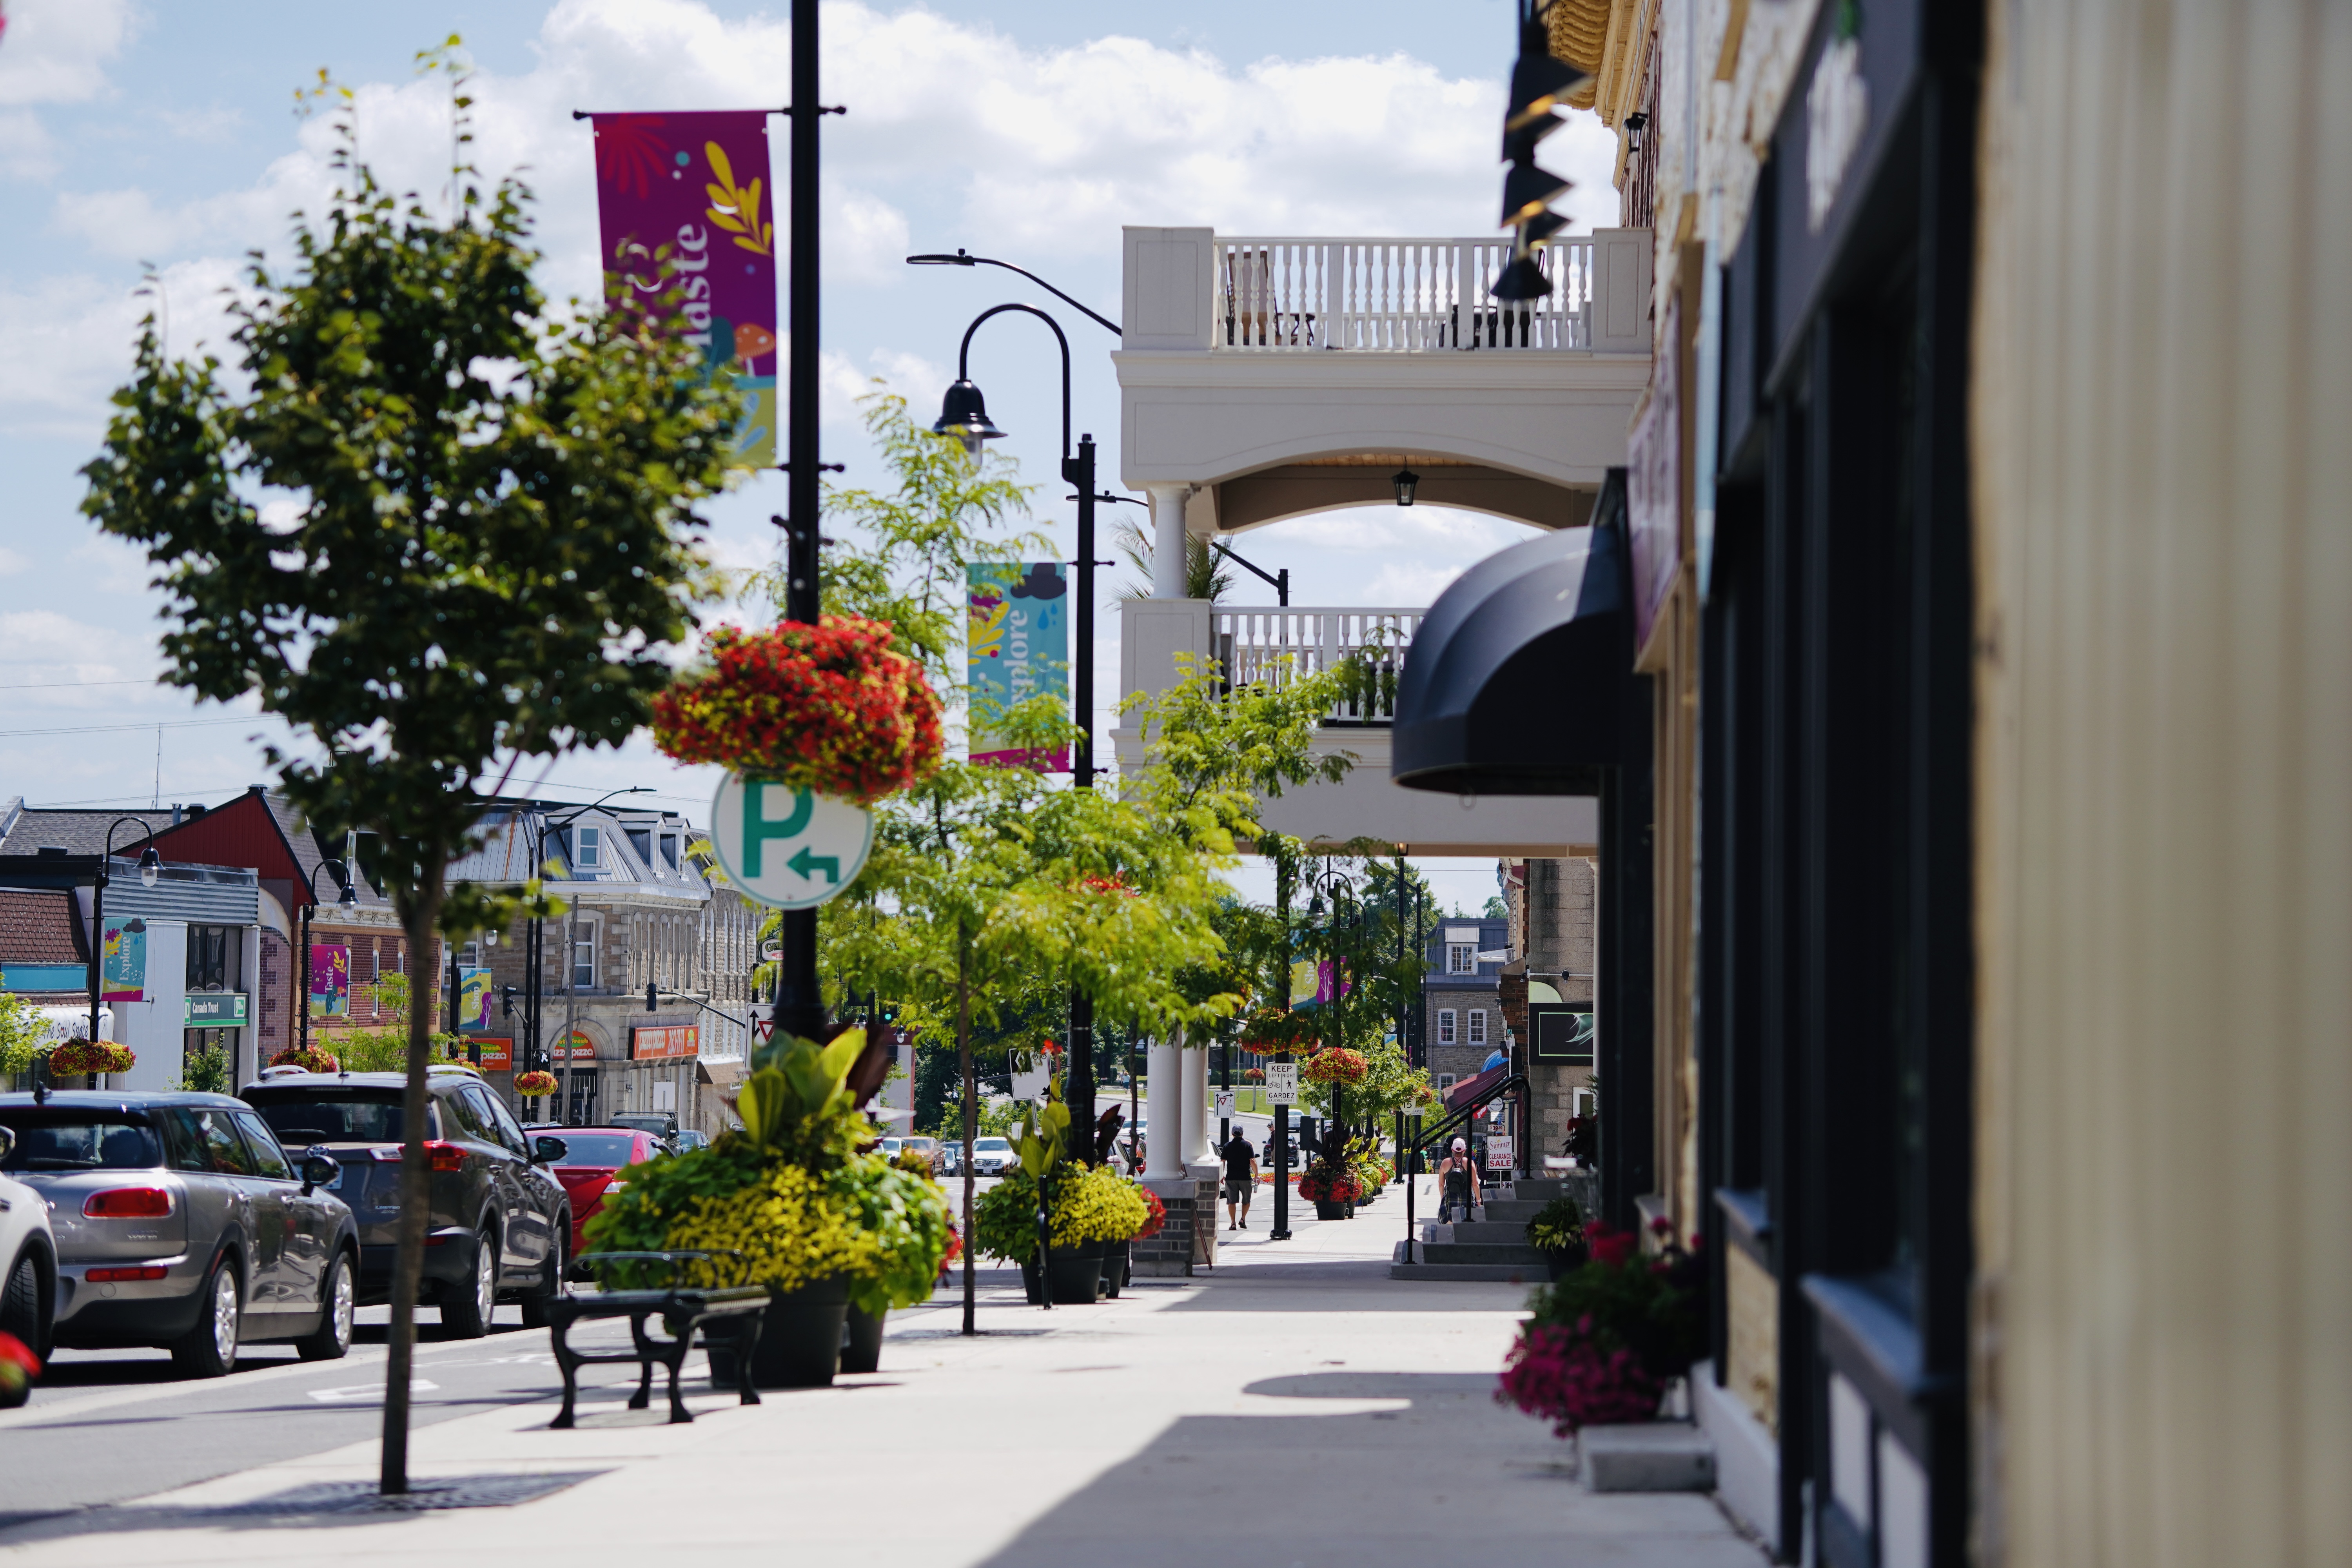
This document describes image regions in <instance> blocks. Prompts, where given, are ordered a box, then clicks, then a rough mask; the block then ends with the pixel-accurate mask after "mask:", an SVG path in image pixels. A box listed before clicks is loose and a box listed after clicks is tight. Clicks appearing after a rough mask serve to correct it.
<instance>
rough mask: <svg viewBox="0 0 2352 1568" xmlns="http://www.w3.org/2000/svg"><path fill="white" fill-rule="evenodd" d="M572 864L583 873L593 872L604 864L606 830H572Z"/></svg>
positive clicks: (582, 827) (581, 827)
mask: <svg viewBox="0 0 2352 1568" xmlns="http://www.w3.org/2000/svg"><path fill="white" fill-rule="evenodd" d="M572 865H573V866H575V867H577V868H579V869H581V870H583V871H593V870H596V869H598V868H601V867H602V866H603V865H604V829H603V828H601V827H590V826H580V827H575V828H573V829H572Z"/></svg>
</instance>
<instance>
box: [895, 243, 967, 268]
mask: <svg viewBox="0 0 2352 1568" xmlns="http://www.w3.org/2000/svg"><path fill="white" fill-rule="evenodd" d="M979 263H980V258H978V257H977V256H974V255H972V254H971V252H970V251H968V250H966V249H964V248H963V247H961V246H958V247H956V253H955V254H954V255H953V256H940V255H936V254H934V255H929V256H909V257H908V258H907V265H908V266H909V267H976V266H978V265H979Z"/></svg>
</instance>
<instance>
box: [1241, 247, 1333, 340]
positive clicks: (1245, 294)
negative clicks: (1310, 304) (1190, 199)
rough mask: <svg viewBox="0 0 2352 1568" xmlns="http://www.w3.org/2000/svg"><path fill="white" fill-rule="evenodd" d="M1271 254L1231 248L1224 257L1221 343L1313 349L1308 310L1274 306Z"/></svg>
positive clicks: (1312, 320) (1311, 326) (1310, 320)
mask: <svg viewBox="0 0 2352 1568" xmlns="http://www.w3.org/2000/svg"><path fill="white" fill-rule="evenodd" d="M1275 295H1276V290H1275V279H1274V255H1273V253H1272V252H1271V251H1266V250H1241V251H1231V252H1228V253H1227V254H1226V257H1225V343H1226V346H1228V347H1232V348H1253V349H1262V348H1301V347H1305V348H1310V349H1311V348H1313V347H1314V346H1315V317H1314V314H1313V312H1311V311H1303V310H1281V309H1279V308H1278V303H1279V302H1278V301H1277V300H1276V297H1275Z"/></svg>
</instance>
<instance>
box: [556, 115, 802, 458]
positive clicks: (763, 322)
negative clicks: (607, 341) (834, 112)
mask: <svg viewBox="0 0 2352 1568" xmlns="http://www.w3.org/2000/svg"><path fill="white" fill-rule="evenodd" d="M589 119H590V121H591V122H592V123H593V126H594V128H595V132H596V209H597V216H598V219H599V226H600V228H601V231H602V235H603V238H604V285H605V288H606V289H607V291H608V293H610V294H618V293H620V292H621V291H622V290H626V292H627V294H628V296H629V297H631V298H633V299H635V300H638V301H640V302H642V303H643V304H644V305H645V306H646V308H647V309H648V310H654V311H656V312H663V311H665V310H671V311H675V313H676V319H677V324H678V326H679V327H680V328H681V329H682V330H683V331H684V332H685V335H686V341H687V342H689V343H692V344H693V345H695V347H697V348H698V349H700V350H701V351H702V363H703V374H704V376H705V377H706V378H708V377H709V376H712V375H715V374H718V373H719V371H721V370H724V371H726V372H728V373H729V374H730V375H731V376H732V377H733V378H734V384H735V386H736V388H737V389H738V390H740V392H742V393H743V394H744V396H745V399H746V402H747V404H748V406H747V408H746V409H745V411H744V416H743V425H742V427H741V429H740V431H739V432H738V435H737V438H736V448H735V460H736V461H737V462H738V463H740V464H741V465H742V466H743V467H745V468H772V467H774V466H775V461H776V417H777V413H776V343H777V337H776V243H775V241H776V226H775V210H774V203H773V202H772V199H771V198H770V196H769V194H768V193H769V188H770V176H769V169H768V117H767V115H766V113H765V112H764V111H761V110H730V111H727V112H723V113H711V114H595V115H591V116H590V117H589ZM673 291H675V292H676V293H677V295H679V296H680V298H679V299H678V300H677V302H676V303H675V304H673V305H670V306H667V307H666V306H664V305H663V304H662V303H661V300H662V299H663V297H664V296H665V295H667V294H670V293H671V292H673Z"/></svg>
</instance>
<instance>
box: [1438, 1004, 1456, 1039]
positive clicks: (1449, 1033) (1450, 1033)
mask: <svg viewBox="0 0 2352 1568" xmlns="http://www.w3.org/2000/svg"><path fill="white" fill-rule="evenodd" d="M1437 1043H1438V1044H1439V1045H1441V1046H1450V1045H1452V1044H1453V1043H1454V1009H1453V1008H1451V1007H1440V1008H1439V1009H1438V1010H1437Z"/></svg>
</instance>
